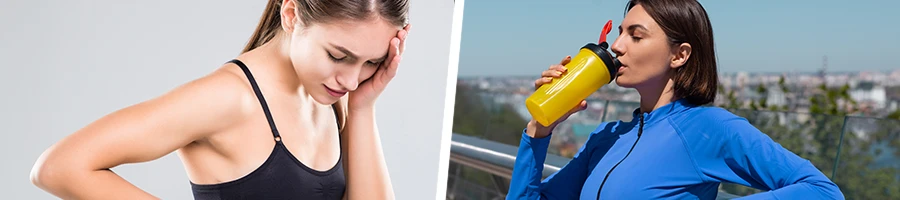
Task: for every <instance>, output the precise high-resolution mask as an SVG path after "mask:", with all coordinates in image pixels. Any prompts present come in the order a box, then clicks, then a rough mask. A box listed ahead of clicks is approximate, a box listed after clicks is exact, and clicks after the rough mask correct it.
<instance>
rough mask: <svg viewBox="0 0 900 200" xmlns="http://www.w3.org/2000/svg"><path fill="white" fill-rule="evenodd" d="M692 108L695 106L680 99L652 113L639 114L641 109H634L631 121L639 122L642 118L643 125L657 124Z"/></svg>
mask: <svg viewBox="0 0 900 200" xmlns="http://www.w3.org/2000/svg"><path fill="white" fill-rule="evenodd" d="M692 107H696V106H695V105H692V104H690V103H688V102H687V100H685V99H684V98H681V99H678V100H675V101H672V102H669V103H668V104H666V105H664V106H662V107H659V108H656V109H654V110H653V111H650V112H648V113H641V108H637V109H634V112H632V117H634V119H632V120H631V121H632V122H639V121H640V120H641V119H640V117H641V116H643V117H644V124H653V123H656V122H659V121H661V120H663V119H665V118H666V117H668V116H670V115H672V114H674V113H679V112H681V111H684V110H687V109H690V108H692Z"/></svg>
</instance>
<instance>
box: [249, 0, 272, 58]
mask: <svg viewBox="0 0 900 200" xmlns="http://www.w3.org/2000/svg"><path fill="white" fill-rule="evenodd" d="M280 27H281V0H269V3H268V4H267V5H266V10H265V12H263V15H262V18H261V19H259V25H257V26H256V31H254V32H253V36H250V41H248V42H247V46H245V47H244V51H242V52H241V53H246V52H248V51H250V50H253V49H255V48H256V47H259V46H262V45H263V44H265V43H266V42H268V41H269V40H272V38H274V37H275V34H276V33H278V29H279V28H280Z"/></svg>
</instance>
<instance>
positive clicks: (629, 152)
mask: <svg viewBox="0 0 900 200" xmlns="http://www.w3.org/2000/svg"><path fill="white" fill-rule="evenodd" d="M643 132H644V114H643V113H642V114H641V117H640V125H639V126H638V135H637V139H636V140H634V144H633V145H631V149H630V150H628V153H626V154H625V157H623V158H622V160H619V162H618V163H616V165H613V167H612V168H610V169H609V171H608V172H606V176H605V177H603V182H600V188H599V189H597V199H598V200H599V199H600V191H603V185H605V184H606V179H607V178H609V174H610V173H612V171H613V170H616V167H618V166H619V164H622V161H625V159H626V158H628V155H631V151H633V150H634V146H637V143H638V141H640V140H641V134H642V133H643Z"/></svg>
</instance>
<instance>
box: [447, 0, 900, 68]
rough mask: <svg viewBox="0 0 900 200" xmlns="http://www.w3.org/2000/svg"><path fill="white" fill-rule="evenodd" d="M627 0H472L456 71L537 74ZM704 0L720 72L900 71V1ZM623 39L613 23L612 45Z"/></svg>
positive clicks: (618, 17) (590, 38)
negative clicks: (824, 64)
mask: <svg viewBox="0 0 900 200" xmlns="http://www.w3.org/2000/svg"><path fill="white" fill-rule="evenodd" d="M626 2H627V0H565V1H548V0H515V1H513V0H478V1H466V2H465V8H464V13H463V27H462V36H461V41H460V54H459V76H461V77H468V76H509V75H516V76H518V75H535V76H537V75H539V73H540V72H541V71H543V70H545V69H546V68H547V67H548V66H550V65H551V64H555V63H558V62H559V61H560V60H561V59H562V58H563V57H565V56H566V55H574V54H576V53H577V52H578V49H579V48H581V47H582V46H584V45H585V44H587V43H589V42H597V39H598V38H599V36H600V31H601V29H603V25H604V24H605V23H606V21H607V20H613V27H617V26H619V25H620V24H621V22H622V18H623V17H624V11H625V4H626ZM864 2H865V3H863V1H849V0H790V1H783V0H753V1H737V0H730V1H728V0H716V1H713V0H701V1H700V3H701V5H703V7H704V8H705V9H706V11H707V13H708V15H709V17H710V21H711V22H712V26H713V35H714V40H715V43H716V44H715V45H716V54H717V57H718V61H719V69H718V70H719V72H720V73H734V72H741V71H744V72H815V71H818V70H819V69H821V68H822V63H823V57H825V56H827V62H828V71H829V72H858V71H890V70H894V69H900V10H897V9H898V8H900V1H897V0H872V1H864ZM616 37H618V31H617V29H616V28H613V30H612V32H611V33H610V34H609V35H607V38H608V39H607V40H608V42H609V43H610V44H612V42H614V40H615V39H616Z"/></svg>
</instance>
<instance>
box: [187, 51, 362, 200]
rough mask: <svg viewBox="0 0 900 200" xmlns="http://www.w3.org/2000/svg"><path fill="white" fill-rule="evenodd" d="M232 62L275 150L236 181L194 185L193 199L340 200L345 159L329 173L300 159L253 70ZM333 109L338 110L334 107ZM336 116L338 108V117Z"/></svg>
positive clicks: (344, 181) (343, 184) (237, 62)
mask: <svg viewBox="0 0 900 200" xmlns="http://www.w3.org/2000/svg"><path fill="white" fill-rule="evenodd" d="M229 62H231V63H234V64H236V65H238V66H240V67H241V70H244V74H246V76H247V79H249V80H250V85H251V86H253V91H254V92H255V93H256V97H257V98H258V99H259V103H260V104H261V105H262V109H263V112H265V114H266V119H267V120H268V121H269V127H270V128H271V129H272V136H273V137H274V140H275V147H274V149H272V153H271V154H269V158H267V159H266V161H265V162H264V163H263V164H262V165H261V166H259V168H257V169H256V170H254V171H253V172H250V174H247V175H245V176H244V177H241V178H238V179H237V180H233V181H229V182H224V183H218V184H194V183H193V182H191V189H192V191H193V194H194V199H198V200H201V199H202V200H206V199H260V200H265V199H341V198H342V197H343V196H344V188H345V187H346V180H344V170H343V163H342V162H343V161H342V160H343V157H341V158H339V159H338V162H337V164H335V165H334V167H332V168H331V169H329V170H328V171H317V170H314V169H312V168H309V167H307V166H306V165H304V164H303V163H301V162H300V160H297V158H296V157H294V156H293V155H292V154H291V152H289V151H288V149H287V148H286V147H285V146H284V143H282V141H281V136H279V134H278V129H276V128H275V121H273V120H272V114H271V113H270V112H269V107H268V106H267V105H266V100H265V98H263V95H262V92H260V90H259V86H258V85H257V84H256V80H254V79H253V75H251V74H250V70H249V69H248V68H247V66H246V65H244V63H243V62H241V61H240V60H237V59H235V60H231V61H229ZM332 108H335V107H334V105H332ZM337 116H338V115H337V109H336V108H335V117H337ZM339 126H340V125H339ZM339 128H340V127H339ZM339 130H340V129H339Z"/></svg>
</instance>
